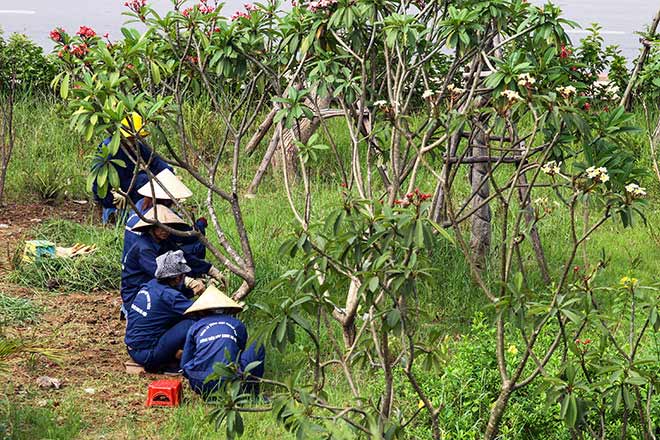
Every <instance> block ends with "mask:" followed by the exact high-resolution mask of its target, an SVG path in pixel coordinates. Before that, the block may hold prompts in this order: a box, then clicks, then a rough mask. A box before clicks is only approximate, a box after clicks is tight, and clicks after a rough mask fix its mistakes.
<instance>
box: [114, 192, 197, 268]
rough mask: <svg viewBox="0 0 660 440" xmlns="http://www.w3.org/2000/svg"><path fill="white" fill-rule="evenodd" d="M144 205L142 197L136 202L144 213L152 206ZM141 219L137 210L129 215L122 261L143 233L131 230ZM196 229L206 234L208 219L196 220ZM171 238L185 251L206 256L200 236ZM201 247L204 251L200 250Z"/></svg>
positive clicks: (172, 236) (188, 229)
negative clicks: (145, 207)
mask: <svg viewBox="0 0 660 440" xmlns="http://www.w3.org/2000/svg"><path fill="white" fill-rule="evenodd" d="M143 205H144V199H140V200H138V201H137V203H135V207H136V208H137V209H138V211H139V212H140V214H142V215H144V214H145V213H146V212H147V211H148V210H149V209H150V208H147V209H144V208H142V206H143ZM139 221H140V216H138V215H137V213H136V212H135V211H131V213H130V214H129V216H128V220H126V229H125V230H124V250H123V251H122V255H121V258H122V261H124V258H126V254H127V253H128V251H129V249H130V248H131V247H132V246H133V245H134V244H135V241H136V240H137V238H138V237H139V236H140V235H142V233H141V232H134V231H132V230H131V229H132V228H133V226H135V225H136V224H138V222H139ZM195 229H197V230H198V231H199V232H201V233H202V234H205V235H206V220H202V219H200V220H197V221H196V222H195ZM185 230H186V231H192V228H190V227H187V228H186V229H185ZM170 239H171V240H172V241H173V242H175V243H176V244H177V245H178V246H179V247H180V248H181V250H183V251H184V252H185V253H188V254H190V255H194V256H196V257H197V258H204V255H205V253H206V247H205V246H204V245H203V244H202V243H201V242H200V241H199V239H198V238H196V237H179V236H176V235H171V236H170ZM200 249H201V250H202V251H200Z"/></svg>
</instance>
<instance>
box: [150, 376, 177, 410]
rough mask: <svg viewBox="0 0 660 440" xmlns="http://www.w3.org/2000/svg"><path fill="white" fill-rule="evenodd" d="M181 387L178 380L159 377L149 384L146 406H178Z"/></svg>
mask: <svg viewBox="0 0 660 440" xmlns="http://www.w3.org/2000/svg"><path fill="white" fill-rule="evenodd" d="M182 394H183V388H182V387H181V381H180V380H173V379H161V380H156V381H153V382H151V383H150V384H149V393H148V395H147V406H179V404H180V403H181V396H182Z"/></svg>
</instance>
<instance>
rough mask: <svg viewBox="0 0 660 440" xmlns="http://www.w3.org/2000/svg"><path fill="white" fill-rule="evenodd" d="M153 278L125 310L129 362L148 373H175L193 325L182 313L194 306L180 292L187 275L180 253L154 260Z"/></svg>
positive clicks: (181, 252)
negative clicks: (126, 311) (132, 361)
mask: <svg viewBox="0 0 660 440" xmlns="http://www.w3.org/2000/svg"><path fill="white" fill-rule="evenodd" d="M156 267H157V268H156V273H155V278H154V279H152V280H151V281H149V282H148V283H146V284H143V285H142V286H141V287H140V289H139V291H138V293H137V295H136V296H135V300H134V301H133V303H132V304H131V307H130V308H129V309H128V315H127V319H126V321H127V322H126V336H125V338H124V342H125V343H126V348H127V349H128V354H129V355H130V356H131V358H132V359H133V360H134V361H135V362H137V363H138V364H141V365H142V366H144V368H145V370H147V371H149V372H154V373H158V372H161V371H178V370H179V368H180V367H179V359H181V350H182V349H183V344H184V342H185V340H186V335H187V332H188V329H189V328H190V326H192V324H193V323H194V321H193V320H192V319H190V317H188V318H187V319H186V318H185V317H184V315H183V313H184V312H185V311H186V310H187V309H189V308H190V307H191V306H192V304H193V302H192V301H191V300H190V299H188V298H186V296H185V295H184V294H183V293H182V292H181V288H182V286H183V280H184V277H185V276H186V274H187V273H189V272H190V266H188V265H187V264H186V259H185V257H184V255H183V251H174V252H173V251H168V252H166V253H164V254H163V255H160V256H159V257H157V258H156Z"/></svg>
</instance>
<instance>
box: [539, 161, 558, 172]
mask: <svg viewBox="0 0 660 440" xmlns="http://www.w3.org/2000/svg"><path fill="white" fill-rule="evenodd" d="M541 171H543V172H544V173H545V174H547V175H548V176H554V175H557V174H559V172H560V171H561V162H560V163H557V162H555V161H554V160H551V161H550V162H548V163H546V164H545V165H543V166H542V167H541Z"/></svg>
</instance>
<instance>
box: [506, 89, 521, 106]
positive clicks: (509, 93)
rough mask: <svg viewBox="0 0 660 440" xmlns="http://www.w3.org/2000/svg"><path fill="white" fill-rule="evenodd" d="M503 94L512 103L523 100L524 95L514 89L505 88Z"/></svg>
mask: <svg viewBox="0 0 660 440" xmlns="http://www.w3.org/2000/svg"><path fill="white" fill-rule="evenodd" d="M502 96H504V97H505V98H506V99H508V100H509V102H510V103H512V102H516V101H521V100H522V97H521V96H520V95H519V94H518V92H516V91H514V90H505V91H503V92H502Z"/></svg>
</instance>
